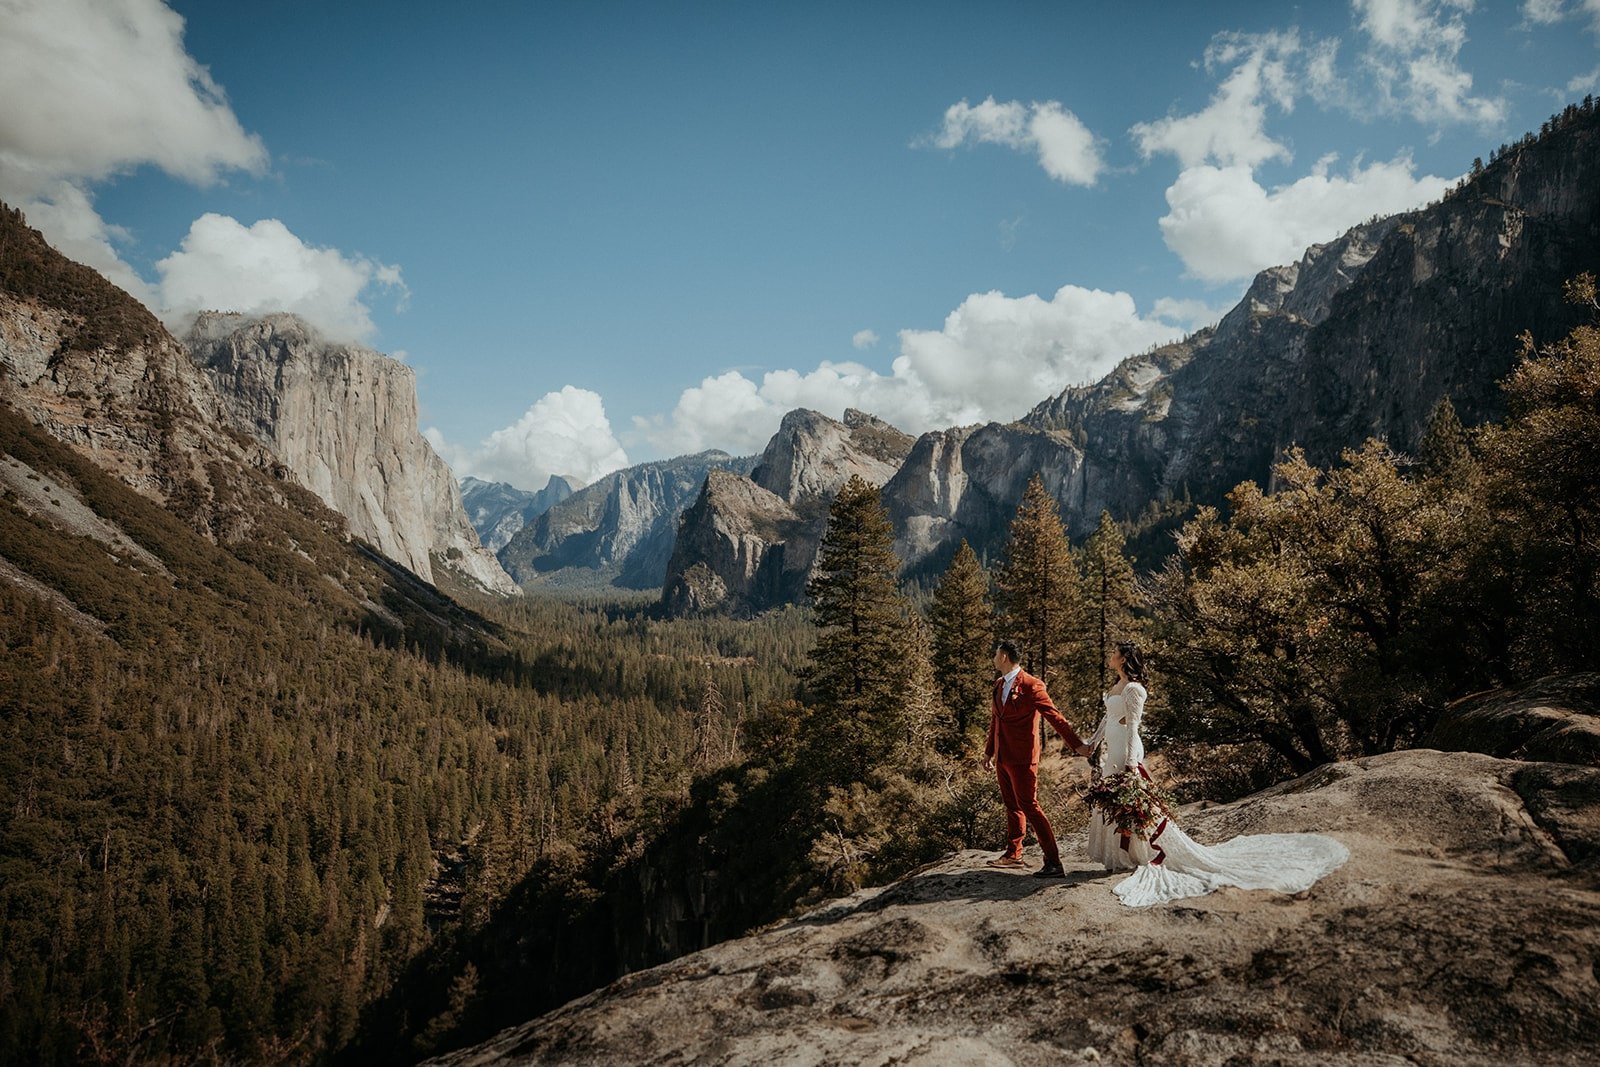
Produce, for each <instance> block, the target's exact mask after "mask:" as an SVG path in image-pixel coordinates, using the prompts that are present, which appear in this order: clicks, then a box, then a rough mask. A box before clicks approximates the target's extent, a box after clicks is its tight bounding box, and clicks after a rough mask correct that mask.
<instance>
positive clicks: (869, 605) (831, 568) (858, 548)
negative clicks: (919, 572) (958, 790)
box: [806, 476, 911, 781]
mask: <svg viewBox="0 0 1600 1067" xmlns="http://www.w3.org/2000/svg"><path fill="white" fill-rule="evenodd" d="M893 545H894V534H893V531H892V529H891V528H890V526H889V518H888V516H887V515H885V514H884V511H883V505H882V504H881V503H880V502H879V499H878V490H877V488H876V487H875V486H872V485H868V484H867V483H866V482H865V481H863V480H862V479H861V478H860V477H857V476H852V477H851V479H850V480H849V481H848V482H846V483H845V484H844V486H843V488H841V489H840V490H839V495H838V496H837V497H835V498H834V501H833V504H832V506H831V507H830V508H829V510H828V528H827V532H826V533H825V534H824V535H823V538H822V545H821V547H820V549H819V550H818V553H817V574H816V577H814V578H813V579H812V580H811V582H810V584H809V585H808V586H807V587H806V592H807V594H808V595H809V596H810V597H811V600H812V603H813V605H814V607H815V613H816V621H817V624H818V626H819V627H821V633H820V634H819V635H818V637H817V644H816V649H815V650H814V651H813V653H812V660H811V664H810V667H809V668H808V670H807V672H806V684H807V690H808V694H809V696H810V698H811V703H812V704H813V706H814V710H815V714H813V715H812V716H811V718H810V720H809V725H810V727H811V728H812V730H813V731H819V733H818V734H817V735H816V740H817V742H818V743H819V745H820V746H821V747H822V748H823V749H824V750H825V751H827V750H831V753H832V756H833V757H834V758H833V759H832V760H831V761H830V762H831V763H832V764H833V766H832V767H831V768H829V770H830V771H831V772H833V773H835V774H842V775H844V779H843V780H845V781H856V780H859V779H860V778H861V777H862V775H864V774H865V773H866V771H867V769H868V768H869V767H870V766H871V764H872V762H873V760H874V754H875V753H876V752H878V751H881V750H882V749H883V748H884V747H887V746H889V745H891V744H892V743H893V741H894V739H895V738H897V737H898V736H900V735H901V734H903V728H904V725H905V724H904V722H903V719H904V708H903V701H904V696H905V683H906V677H905V675H906V670H907V663H906V661H907V625H906V624H907V620H908V619H909V618H910V615H911V609H910V606H909V605H908V604H907V603H906V601H905V598H904V597H903V596H902V595H901V593H900V589H899V586H898V584H897V575H898V574H899V570H900V560H899V558H898V557H896V556H895V554H894V547H893Z"/></svg>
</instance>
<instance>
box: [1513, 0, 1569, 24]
mask: <svg viewBox="0 0 1600 1067" xmlns="http://www.w3.org/2000/svg"><path fill="white" fill-rule="evenodd" d="M1561 7H1562V3H1561V0H1523V4H1522V17H1523V19H1524V20H1525V21H1527V22H1529V23H1531V24H1533V25H1535V26H1548V25H1550V24H1551V23H1553V22H1560V21H1561V17H1562V15H1563V12H1562V10H1561Z"/></svg>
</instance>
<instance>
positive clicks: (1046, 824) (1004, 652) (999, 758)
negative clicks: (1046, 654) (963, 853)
mask: <svg viewBox="0 0 1600 1067" xmlns="http://www.w3.org/2000/svg"><path fill="white" fill-rule="evenodd" d="M1021 659H1022V654H1021V652H1019V651H1018V650H1017V645H1016V642H1014V641H999V642H996V644H995V646H994V669H995V670H996V671H998V672H1000V677H999V678H997V679H996V680H995V683H994V699H993V700H992V702H991V704H990V709H989V740H988V743H987V744H985V745H984V748H983V769H984V770H986V771H987V770H991V769H992V770H994V772H995V776H996V777H997V778H999V780H1000V799H1001V800H1002V801H1004V802H1005V806H1006V834H1007V837H1008V838H1009V841H1008V842H1007V845H1006V850H1005V852H1004V853H1003V854H1001V855H999V856H997V857H995V858H994V859H992V860H990V861H989V866H991V867H1026V866H1027V864H1026V863H1024V862H1023V859H1022V822H1023V819H1027V821H1028V824H1029V825H1030V826H1032V827H1033V832H1034V834H1035V835H1037V836H1038V838H1039V847H1040V848H1042V849H1043V850H1044V866H1043V867H1041V868H1040V869H1039V870H1037V871H1035V872H1033V876H1034V877H1035V878H1061V877H1064V876H1065V874H1066V872H1065V871H1063V870H1062V869H1061V852H1060V850H1059V849H1057V848H1056V835H1055V832H1054V831H1052V830H1051V829H1050V820H1049V819H1047V818H1045V814H1044V809H1042V808H1041V807H1039V796H1038V786H1039V749H1040V738H1039V716H1041V715H1043V716H1044V717H1045V719H1046V720H1048V721H1049V723H1050V725H1051V726H1053V727H1054V728H1055V731H1056V733H1058V734H1060V735H1061V737H1062V740H1064V741H1066V743H1067V747H1068V748H1070V749H1072V751H1073V752H1075V753H1077V754H1078V755H1080V756H1087V755H1089V754H1090V753H1091V752H1093V751H1094V750H1093V749H1091V748H1090V747H1089V746H1088V745H1086V744H1084V743H1083V741H1082V739H1081V738H1079V737H1078V735H1077V732H1076V731H1074V730H1073V729H1072V724H1071V723H1069V722H1067V720H1066V719H1065V718H1064V717H1063V716H1062V714H1061V712H1059V711H1057V710H1056V706H1055V704H1053V703H1051V701H1050V694H1049V693H1047V692H1045V688H1044V682H1042V681H1040V680H1039V679H1038V678H1035V677H1034V676H1033V675H1031V674H1029V673H1028V672H1027V671H1025V670H1023V669H1022V666H1021Z"/></svg>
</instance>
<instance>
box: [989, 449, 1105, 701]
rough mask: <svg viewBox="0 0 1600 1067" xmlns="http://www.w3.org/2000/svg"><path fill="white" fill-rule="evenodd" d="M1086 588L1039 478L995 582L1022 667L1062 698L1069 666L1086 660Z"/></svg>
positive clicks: (1025, 498) (1004, 625)
mask: <svg viewBox="0 0 1600 1067" xmlns="http://www.w3.org/2000/svg"><path fill="white" fill-rule="evenodd" d="M1082 585H1083V583H1082V578H1081V576H1080V574H1079V573H1078V565H1077V563H1076V561H1074V559H1073V558H1072V549H1071V547H1070V546H1069V545H1068V543H1067V534H1066V530H1065V529H1064V528H1063V527H1062V525H1061V513H1060V512H1059V511H1057V509H1056V502H1055V498H1054V497H1052V496H1051V495H1050V492H1049V490H1047V489H1046V488H1045V487H1044V479H1043V478H1041V477H1040V476H1039V475H1038V474H1037V473H1035V474H1034V476H1033V477H1032V478H1031V479H1030V480H1029V481H1028V488H1027V490H1026V491H1024V493H1023V495H1022V502H1021V503H1020V504H1019V505H1017V514H1016V517H1015V518H1014V519H1012V521H1011V539H1010V541H1009V542H1008V543H1007V545H1006V558H1005V562H1004V563H1003V564H1002V565H1001V567H1000V569H999V572H998V573H997V574H996V576H995V594H996V595H995V601H996V605H995V606H996V608H997V609H998V611H999V620H1000V624H1001V629H1002V632H1003V634H1004V635H1005V636H1008V637H1010V638H1012V639H1013V640H1015V641H1017V642H1018V644H1019V645H1021V647H1022V659H1023V666H1024V667H1026V668H1027V670H1028V671H1029V673H1031V674H1034V675H1037V676H1038V677H1040V678H1043V679H1044V682H1045V685H1046V687H1047V688H1050V689H1051V690H1052V691H1053V692H1055V693H1057V694H1060V693H1062V692H1063V691H1062V689H1061V688H1060V686H1061V683H1063V682H1065V681H1066V680H1067V677H1066V676H1067V668H1068V666H1069V665H1070V664H1071V663H1072V661H1073V659H1074V658H1075V657H1077V656H1081V655H1082V649H1083V622H1084V619H1083V607H1084V605H1083V588H1082ZM1078 695H1079V694H1076V693H1074V694H1073V696H1074V697H1076V696H1078ZM1069 718H1070V716H1069ZM1040 729H1041V730H1043V729H1044V724H1043V723H1041V724H1040Z"/></svg>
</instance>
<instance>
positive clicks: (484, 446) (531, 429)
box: [423, 385, 628, 491]
mask: <svg viewBox="0 0 1600 1067" xmlns="http://www.w3.org/2000/svg"><path fill="white" fill-rule="evenodd" d="M423 435H424V436H425V437H427V439H428V442H429V443H430V444H432V445H433V448H434V451H436V452H438V453H439V455H440V456H442V457H444V460H445V462H446V463H448V464H450V469H451V470H452V471H453V472H454V473H455V475H456V477H458V478H465V477H467V476H468V475H471V476H472V477H474V478H481V479H483V480H484V481H495V482H509V483H510V484H512V485H515V486H517V487H518V488H521V489H527V490H530V491H537V490H540V489H543V488H544V487H545V484H546V483H547V482H549V481H550V476H551V475H552V474H560V475H565V476H567V477H572V478H578V479H581V480H582V481H584V482H586V483H587V482H593V481H594V480H596V479H597V478H600V477H603V476H604V475H607V474H610V473H611V472H612V471H614V470H620V469H621V468H623V467H626V466H627V465H628V454H627V453H626V452H624V451H623V449H622V446H621V445H620V444H618V443H617V439H616V437H615V436H614V435H613V434H612V432H611V420H610V419H608V418H607V417H606V409H605V404H604V402H602V401H601V399H600V394H598V393H595V392H591V391H590V390H588V389H579V388H577V387H576V386H571V385H568V386H565V387H563V388H562V389H561V390H560V391H559V392H553V393H546V394H545V395H544V396H542V397H540V398H539V399H538V400H536V401H534V403H533V406H532V407H530V408H528V410H527V411H526V412H524V413H523V415H522V417H521V418H520V419H518V420H517V421H516V422H515V423H513V424H511V425H510V426H507V427H505V428H504V429H500V430H496V431H494V432H493V433H491V434H490V435H489V436H488V437H486V438H484V440H483V441H481V442H479V444H478V446H477V447H476V448H463V447H461V446H458V445H453V444H451V443H450V442H448V441H446V440H445V438H444V435H443V434H442V433H440V432H439V431H438V430H437V429H435V428H434V427H432V426H430V427H428V428H427V429H426V430H424V431H423Z"/></svg>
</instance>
